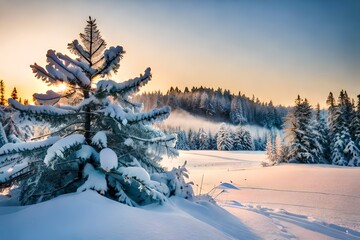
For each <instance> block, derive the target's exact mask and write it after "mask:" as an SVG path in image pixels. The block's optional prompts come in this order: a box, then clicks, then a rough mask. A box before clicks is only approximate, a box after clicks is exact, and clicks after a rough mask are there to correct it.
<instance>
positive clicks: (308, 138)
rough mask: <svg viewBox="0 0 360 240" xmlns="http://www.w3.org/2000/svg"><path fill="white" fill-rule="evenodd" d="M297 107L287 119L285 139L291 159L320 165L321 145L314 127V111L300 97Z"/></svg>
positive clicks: (296, 102)
mask: <svg viewBox="0 0 360 240" xmlns="http://www.w3.org/2000/svg"><path fill="white" fill-rule="evenodd" d="M295 104H296V105H295V107H294V109H293V110H292V111H290V112H289V114H288V116H287V118H286V125H285V138H287V140H288V143H289V150H290V155H289V157H290V159H289V160H291V161H294V162H299V163H319V159H318V157H319V144H318V143H317V141H316V138H315V136H314V129H313V127H312V109H311V106H310V104H309V102H308V101H307V99H305V100H303V99H301V98H300V96H299V95H298V97H297V98H296V100H295Z"/></svg>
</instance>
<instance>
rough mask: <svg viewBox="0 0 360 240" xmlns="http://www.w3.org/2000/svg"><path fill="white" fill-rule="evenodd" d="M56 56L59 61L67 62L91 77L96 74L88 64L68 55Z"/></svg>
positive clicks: (59, 54) (58, 54)
mask: <svg viewBox="0 0 360 240" xmlns="http://www.w3.org/2000/svg"><path fill="white" fill-rule="evenodd" d="M56 55H57V57H58V58H59V59H61V60H64V61H65V62H68V63H71V64H72V65H73V66H76V67H79V68H81V69H82V70H83V71H85V72H88V73H89V74H91V75H92V74H94V73H95V72H96V70H95V69H93V68H91V67H90V66H89V65H88V64H86V63H84V62H82V61H78V60H74V59H72V58H70V57H69V56H67V55H63V54H62V53H57V54H56Z"/></svg>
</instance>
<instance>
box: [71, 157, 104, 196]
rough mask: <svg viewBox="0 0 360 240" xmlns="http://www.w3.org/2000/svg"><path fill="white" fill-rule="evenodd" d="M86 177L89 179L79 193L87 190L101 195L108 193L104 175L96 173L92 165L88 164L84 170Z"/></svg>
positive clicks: (79, 189)
mask: <svg viewBox="0 0 360 240" xmlns="http://www.w3.org/2000/svg"><path fill="white" fill-rule="evenodd" d="M84 175H85V177H87V178H88V179H87V180H86V182H85V183H84V184H83V185H81V186H80V187H79V188H78V190H77V191H78V192H82V191H85V190H87V189H93V190H96V191H99V192H101V193H105V192H106V191H107V183H106V177H105V174H104V173H102V172H99V171H96V170H95V168H94V167H93V166H92V165H91V164H89V163H87V164H86V165H85V168H84Z"/></svg>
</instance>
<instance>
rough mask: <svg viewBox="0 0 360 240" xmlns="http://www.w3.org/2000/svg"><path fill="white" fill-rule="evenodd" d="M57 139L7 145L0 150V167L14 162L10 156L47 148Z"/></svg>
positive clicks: (57, 138)
mask: <svg viewBox="0 0 360 240" xmlns="http://www.w3.org/2000/svg"><path fill="white" fill-rule="evenodd" d="M59 139H60V137H51V138H48V139H46V140H43V141H34V142H24V143H7V144H5V145H4V146H2V147H1V148H0V167H2V166H5V165H8V164H11V163H12V162H13V161H14V160H16V159H17V158H12V157H11V155H14V154H19V153H25V152H30V151H35V150H38V149H43V148H48V147H49V146H51V145H53V144H54V143H55V142H57V141H58V140H59ZM7 156H9V157H7Z"/></svg>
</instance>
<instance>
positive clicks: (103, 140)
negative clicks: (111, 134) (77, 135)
mask: <svg viewBox="0 0 360 240" xmlns="http://www.w3.org/2000/svg"><path fill="white" fill-rule="evenodd" d="M92 144H94V145H95V146H98V147H99V148H106V147H107V137H106V134H105V132H103V131H99V132H97V133H96V134H95V135H94V137H93V138H92Z"/></svg>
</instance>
